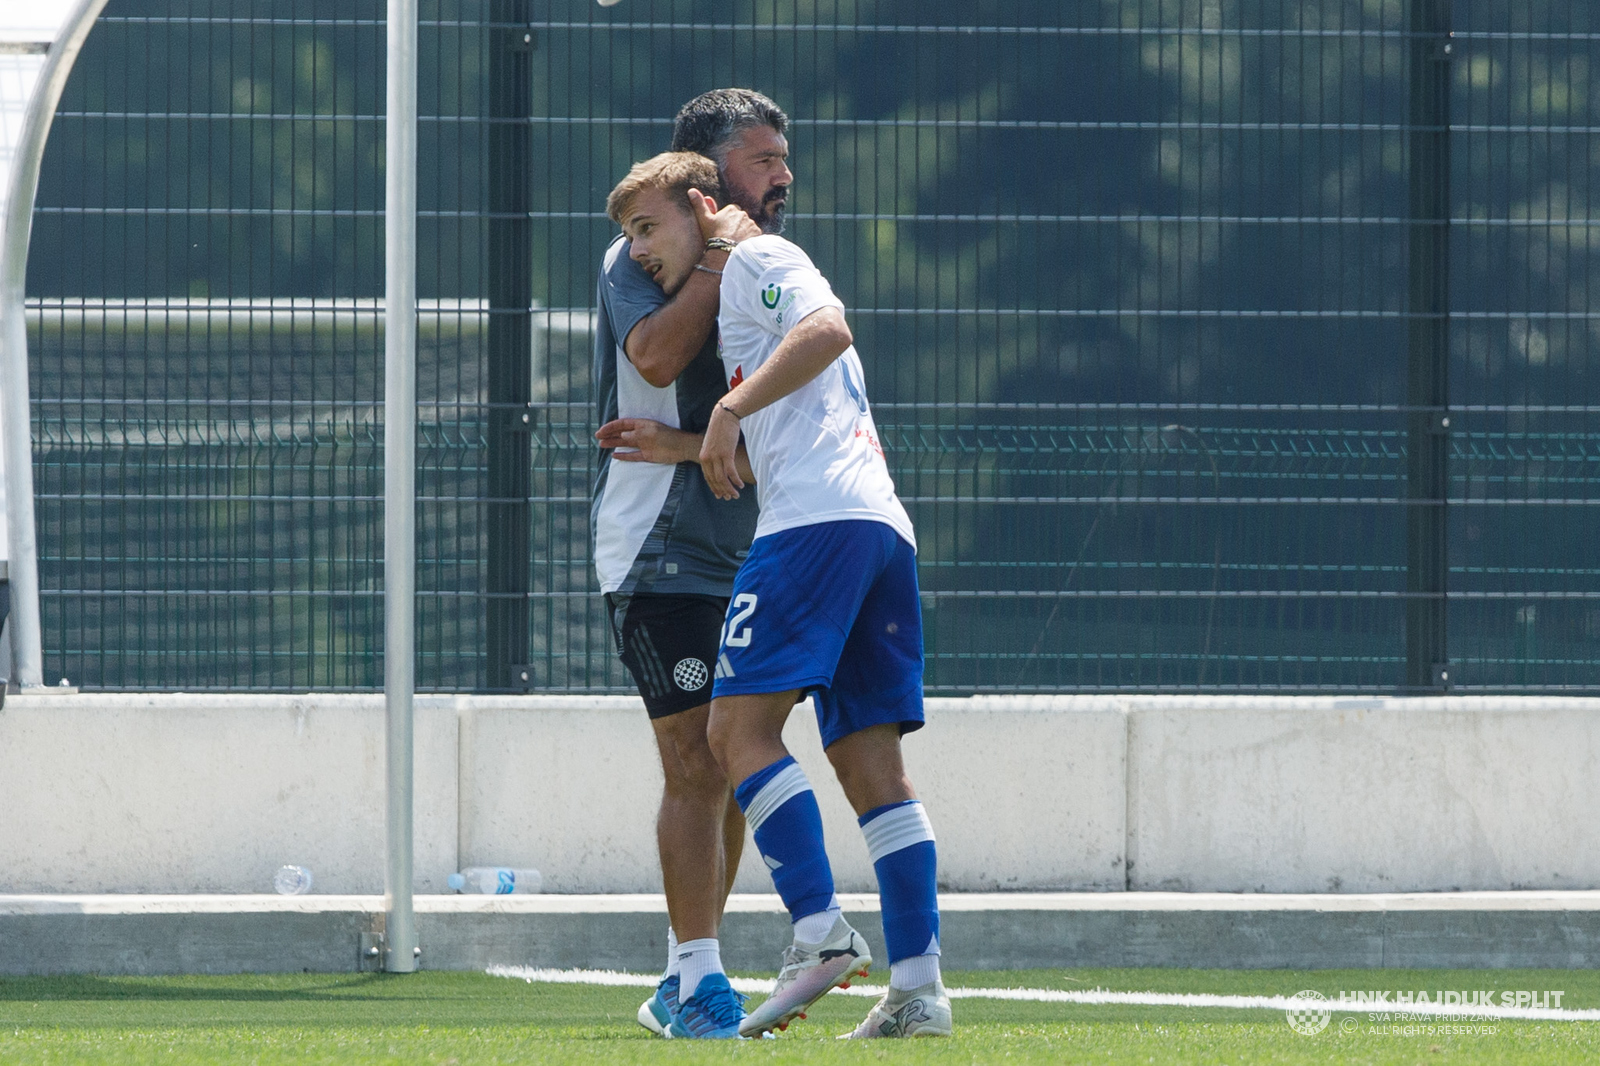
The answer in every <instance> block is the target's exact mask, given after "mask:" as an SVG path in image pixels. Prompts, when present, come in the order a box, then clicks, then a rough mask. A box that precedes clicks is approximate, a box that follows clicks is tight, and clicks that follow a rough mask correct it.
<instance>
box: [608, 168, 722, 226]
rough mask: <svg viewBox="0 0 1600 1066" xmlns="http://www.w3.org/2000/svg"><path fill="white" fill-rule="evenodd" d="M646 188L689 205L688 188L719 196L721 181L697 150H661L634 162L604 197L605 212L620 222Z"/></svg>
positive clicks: (714, 169) (683, 204) (684, 205)
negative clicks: (658, 153) (647, 157)
mask: <svg viewBox="0 0 1600 1066" xmlns="http://www.w3.org/2000/svg"><path fill="white" fill-rule="evenodd" d="M646 189H660V190H662V191H663V192H665V193H666V194H667V196H668V197H670V198H671V199H673V200H674V201H676V202H678V203H681V204H682V206H683V207H684V209H685V210H687V209H688V207H689V190H690V189H699V190H700V191H701V192H703V193H705V194H706V195H708V196H713V197H720V196H721V194H722V181H721V179H720V178H718V177H717V165H716V164H715V163H713V162H712V161H711V160H709V159H707V158H706V157H705V156H703V155H700V154H699V153H698V152H662V153H661V154H660V155H655V156H651V157H650V158H649V159H646V160H645V161H644V162H642V163H635V164H634V165H633V167H632V168H631V169H630V170H629V171H628V176H627V177H625V178H623V179H622V180H621V181H619V182H617V187H616V188H615V189H612V190H611V195H610V196H607V197H606V214H608V215H610V216H611V221H613V222H615V223H616V224H617V225H619V226H620V225H622V220H623V219H625V218H627V217H628V212H629V211H630V210H632V208H633V201H634V200H635V198H637V197H638V195H639V194H640V193H641V192H643V191H644V190H646Z"/></svg>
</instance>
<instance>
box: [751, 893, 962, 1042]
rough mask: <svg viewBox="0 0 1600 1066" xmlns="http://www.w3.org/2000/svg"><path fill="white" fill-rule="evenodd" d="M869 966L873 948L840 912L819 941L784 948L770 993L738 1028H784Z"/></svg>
mask: <svg viewBox="0 0 1600 1066" xmlns="http://www.w3.org/2000/svg"><path fill="white" fill-rule="evenodd" d="M871 966H872V951H871V949H870V948H868V947H867V942H866V940H865V939H863V938H862V936H861V934H860V933H858V932H856V931H855V930H854V929H852V928H851V927H850V923H849V922H847V921H845V920H844V915H842V914H841V915H840V916H839V917H838V918H835V919H834V922H833V928H832V929H830V930H828V935H827V937H825V938H824V939H823V941H822V943H820V944H803V943H801V942H800V941H798V940H796V941H795V942H794V943H793V944H791V945H790V946H789V947H787V948H784V949H783V968H782V969H781V970H779V971H778V979H777V981H775V982H774V983H773V986H772V995H770V996H768V997H767V998H766V1000H765V1001H764V1002H763V1003H762V1004H761V1005H760V1006H759V1007H757V1008H756V1009H755V1010H753V1011H751V1012H750V1014H749V1015H748V1016H747V1017H746V1018H745V1020H744V1021H743V1022H741V1023H740V1024H739V1032H740V1033H741V1034H742V1035H744V1036H754V1035H756V1034H757V1033H765V1032H770V1031H771V1030H773V1029H787V1028H789V1023H790V1022H792V1021H793V1020H794V1019H795V1018H804V1017H805V1016H806V1011H807V1010H808V1009H810V1007H811V1004H813V1003H815V1002H816V1001H817V1000H819V999H821V998H822V997H823V996H825V995H826V994H827V993H829V992H830V991H832V990H833V989H835V988H849V987H850V981H851V979H852V978H855V977H865V976H867V970H868V968H870V967H871ZM947 1013H948V1012H947Z"/></svg>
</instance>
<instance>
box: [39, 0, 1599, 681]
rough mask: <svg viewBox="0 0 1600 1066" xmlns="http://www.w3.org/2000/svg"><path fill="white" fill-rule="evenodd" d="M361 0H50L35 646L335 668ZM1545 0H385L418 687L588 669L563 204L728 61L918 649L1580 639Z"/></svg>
mask: <svg viewBox="0 0 1600 1066" xmlns="http://www.w3.org/2000/svg"><path fill="white" fill-rule="evenodd" d="M382 16H383V7H382V4H381V3H378V2H374V0H360V2H357V0H346V2H342V3H339V4H325V3H324V4H312V3H310V2H308V0H300V2H292V0H253V2H250V3H244V4H239V3H232V4H224V3H220V2H216V3H210V4H207V3H204V2H187V0H186V2H184V3H177V2H175V0H112V2H111V4H110V5H109V6H108V7H107V9H106V13H105V16H104V18H103V19H102V21H101V24H100V25H99V26H98V27H97V28H96V30H95V31H94V33H93V34H92V35H91V37H90V39H89V43H88V46H87V47H86V49H85V51H84V53H83V57H82V59H81V60H80V63H79V66H78V69H77V71H76V72H75V74H74V76H73V80H72V83H71V84H70V85H69V87H68V90H67V94H66V96H65V97H64V99H63V102H62V105H61V109H60V112H59V114H58V117H57V120H56V124H55V132H54V133H53V134H52V139H51V145H50V148H49V151H48V153H47V156H46V160H45V168H44V174H43V183H42V187H41V193H40V199H39V207H38V210H37V212H36V215H35V237H34V249H33V255H32V260H31V263H30V280H29V292H30V297H31V308H32V310H31V314H32V315H33V318H32V319H31V326H30V328H31V339H32V348H31V358H32V371H33V380H34V382H35V398H34V404H35V405H34V410H35V417H36V427H35V440H36V464H37V465H36V469H37V488H38V493H39V500H38V508H39V517H40V525H41V529H40V534H41V536H40V542H41V548H42V552H43V556H44V557H43V558H42V559H41V578H42V582H43V585H44V602H43V607H44V624H45V656H46V669H47V674H48V676H50V677H52V678H53V677H55V676H66V677H69V678H70V679H72V680H73V681H74V682H75V683H77V684H79V685H81V686H84V687H86V688H111V689H205V688H222V689H274V690H285V689H308V688H318V689H364V688H374V687H377V686H379V685H380V684H381V678H382V670H381V661H380V657H381V654H382V610H381V595H382V582H381V578H382V561H381V560H382V543H381V540H382V524H381V496H382V455H381V452H382V448H381V443H382V440H381V439H382V419H381V412H382V406H381V400H382V397H381V387H382V365H381V364H382V344H381V334H380V330H381V318H382V316H381V309H380V305H379V302H378V301H379V297H380V296H381V291H382V274H383V271H382V215H381V212H382V172H381V165H382V103H383V85H382V76H383V56H382V46H383V25H382V22H381V19H382ZM1597 18H1600V15H1597V14H1595V13H1594V10H1593V9H1592V8H1591V5H1588V4H1583V3H1579V2H1577V0H1534V2H1530V3H1517V4H1511V3H1506V2H1503V0H1502V2H1499V3H1490V2H1487V0H1457V2H1456V3H1454V4H1453V5H1452V4H1449V3H1447V2H1443V0H1406V2H1402V0H1369V2H1366V3H1360V4H1357V3H1344V4H1318V5H1304V4H1284V3H1279V4H1253V3H1243V2H1242V0H1221V2H1214V3H1211V2H1208V3H1204V4H1201V3H1195V2H1178V0H1170V2H1168V0H1130V2H1117V3H1109V2H1107V3H1085V4H1061V3H1059V2H1056V0H1048V2H1047V0H1020V2H1010V3H1004V4H1002V3H996V2H982V3H976V4H975V3H973V2H971V0H963V2H959V3H958V2H956V0H921V2H918V3H911V2H909V0H903V2H890V0H883V2H872V0H854V2H852V0H832V2H820V0H819V2H811V0H761V2H753V0H745V2H737V3H733V4H727V3H713V2H711V0H623V2H622V3H620V4H619V5H617V6H615V7H611V8H599V7H597V6H595V5H593V4H590V3H587V2H586V0H582V2H580V0H537V2H535V0H477V2H473V0H468V2H464V3H455V4H449V5H445V4H431V5H429V4H425V6H424V14H423V20H424V21H423V26H422V42H423V53H422V93H421V101H420V105H421V109H422V112H423V115H424V119H423V122H422V152H421V156H422V159H423V164H422V168H421V183H422V191H421V195H422V205H423V210H422V212H421V219H420V223H421V230H420V235H421V240H422V248H423V251H422V255H421V261H420V263H419V281H420V286H421V291H422V294H423V297H424V300H425V306H424V308H423V314H422V320H421V323H422V324H421V342H420V348H421V350H420V351H419V356H418V358H419V373H418V383H419V426H418V439H419V448H418V474H419V476H418V489H419V493H420V494H421V499H420V500H419V503H418V516H419V526H418V537H419V542H418V552H419V560H420V563H419V572H418V588H419V594H418V624H419V631H418V679H419V684H420V686H421V687H423V688H424V689H429V690H445V691H506V690H518V689H523V688H531V689H535V690H541V691H621V690H626V688H627V685H626V678H625V676H624V674H623V672H622V671H621V670H620V668H619V667H618V665H617V663H616V662H615V656H614V655H613V653H612V650H611V648H610V646H609V641H608V638H607V635H606V631H605V626H604V624H603V620H602V615H601V605H600V602H599V599H598V597H597V596H596V595H595V593H594V585H595V582H594V576H593V572H592V570H591V568H590V567H589V565H588V559H587V556H588V548H587V545H588V532H589V531H588V506H589V487H590V484H591V482H592V478H593V473H594V461H595V458H596V456H595V452H594V448H593V445H592V441H591V438H590V434H591V433H592V431H593V429H594V428H595V427H594V419H593V412H592V409H591V405H590V395H589V384H588V374H589V363H590V350H589V349H590V344H591V335H590V330H591V323H592V303H593V291H594V274H595V269H596V267H597V264H598V259H599V256H600V253H601V251H602V250H603V248H604V246H605V244H606V242H607V240H608V239H609V236H610V235H611V233H612V232H613V228H612V226H611V224H610V223H609V222H608V221H607V220H606V219H605V218H604V214H603V208H602V204H603V200H604V197H605V194H606V192H607V191H608V190H609V188H610V187H611V185H612V183H613V182H614V181H615V180H616V179H617V178H618V177H620V176H621V175H622V173H624V172H625V170H626V169H627V167H628V165H629V164H630V163H631V162H632V161H634V160H636V159H638V158H642V157H644V156H646V155H649V154H652V153H654V152H656V151H660V150H662V149H663V148H665V146H666V143H667V140H668V135H669V131H670V125H671V118H672V115H673V114H674V113H675V111H676V109H677V107H678V106H679V104H680V103H682V102H683V101H684V100H685V99H687V98H689V97H690V96H692V95H694V94H695V93H697V92H700V91H703V90H705V89H707V88H712V87H715V86H719V85H729V84H738V85H749V86H751V87H753V88H757V89H760V90H761V91H763V92H766V93H767V94H769V95H770V96H772V97H773V98H774V99H776V100H778V101H779V103H780V104H782V105H783V106H784V107H785V108H786V109H787V110H788V111H789V113H790V115H791V116H792V118H793V121H794V124H793V129H792V131H791V146H792V149H793V153H794V157H793V160H792V162H793V165H794V167H793V168H794V170H795V172H796V175H797V180H796V186H795V190H794V193H793V195H792V196H791V201H790V202H791V223H790V229H789V231H788V232H789V235H790V236H791V237H793V238H794V239H795V240H797V241H798V242H799V243H801V244H802V245H803V246H804V247H806V248H807V250H808V251H809V252H810V253H811V255H812V257H813V258H814V259H815V260H816V261H817V263H818V264H819V265H820V266H821V267H822V268H823V270H824V271H825V272H826V273H827V274H828V275H829V276H830V278H831V279H832V281H833V282H834V286H835V289H836V290H837V291H838V292H839V293H840V295H841V297H842V298H843V300H844V301H845V303H846V304H847V305H848V308H849V311H848V313H849V316H850V318H851V322H852V327H853V328H854V330H855V333H856V337H857V346H858V348H859V349H860V351H861V352H862V356H863V359H864V362H865V364H866V367H867V373H868V376H869V381H868V388H869V393H870V394H871V396H872V398H873V401H874V405H875V409H876V413H877V417H878V421H879V424H880V427H881V428H882V430H883V436H884V443H885V445H886V448H887V452H888V456H889V459H890V463H891V466H892V468H893V470H894V473H895V477H896V480H897V484H898V486H899V489H900V492H901V495H902V498H903V499H905V500H906V501H907V504H908V506H909V508H910V510H911V513H912V516H913V518H914V520H915V522H916V524H917V527H918V533H919V541H920V556H919V560H920V568H921V579H922V584H923V590H924V601H923V603H924V609H925V611H926V618H927V635H928V660H929V661H928V666H929V671H928V683H929V688H930V691H933V692H943V693H962V692H972V691H1033V690H1045V691H1092V690H1186V691H1195V690H1216V691H1230V690H1268V691H1346V690H1360V691H1439V690H1442V689H1443V688H1445V687H1447V686H1448V687H1450V688H1453V689H1456V690H1470V691H1507V692H1516V691H1524V692H1566V691H1596V690H1600V549H1597V547H1596V545H1597V543H1600V539H1597V538H1596V537H1595V535H1594V533H1593V525H1594V519H1595V517H1596V515H1597V511H1596V508H1597V506H1600V358H1597V356H1596V354H1595V351H1596V344H1597V341H1600V312H1597V310H1596V301H1595V299H1594V294H1595V289H1596V286H1597V285H1600V271H1597V269H1596V267H1597V266H1600V263H1597V254H1600V244H1597V240H1596V234H1597V233H1600V216H1597V214H1596V211H1595V206H1596V205H1595V197H1596V195H1597V194H1596V177H1597V174H1596V167H1597V162H1596V161H1597V160H1600V151H1597V148H1600V139H1597V134H1600V128H1597V127H1595V126H1593V125H1592V116H1593V115H1595V114H1600V107H1597V105H1600V81H1596V80H1595V79H1596V77H1597V76H1600V73H1597V72H1600V26H1597V25H1595V22H1596V19H1597ZM524 673H526V674H527V675H528V676H527V680H526V681H524V680H523V678H522V675H523V674H524Z"/></svg>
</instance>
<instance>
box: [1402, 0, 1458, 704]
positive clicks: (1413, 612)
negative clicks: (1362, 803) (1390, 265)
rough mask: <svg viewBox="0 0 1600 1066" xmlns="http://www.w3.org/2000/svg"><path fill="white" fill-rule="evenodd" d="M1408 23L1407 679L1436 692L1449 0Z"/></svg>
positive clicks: (1441, 574)
mask: <svg viewBox="0 0 1600 1066" xmlns="http://www.w3.org/2000/svg"><path fill="white" fill-rule="evenodd" d="M1410 28H1411V54H1410V108H1409V123H1408V124H1409V127H1410V133H1409V135H1408V139H1409V142H1410V143H1409V144H1408V146H1407V147H1408V149H1409V153H1408V154H1409V158H1410V177H1411V225H1410V227H1409V229H1410V248H1409V265H1410V286H1409V290H1410V291H1409V293H1408V299H1407V303H1406V309H1407V311H1408V312H1409V318H1408V338H1407V339H1408V341H1409V343H1408V346H1407V348H1408V352H1409V356H1408V363H1409V366H1408V371H1407V375H1406V405H1407V407H1408V408H1409V410H1410V413H1409V415H1408V425H1407V432H1406V496H1407V501H1408V502H1407V505H1406V592H1407V599H1406V677H1405V687H1406V689H1407V690H1409V691H1426V690H1433V691H1436V690H1440V689H1444V688H1448V687H1449V685H1450V666H1449V657H1448V652H1447V645H1446V628H1445V622H1446V615H1445V606H1446V604H1445V594H1446V591H1447V589H1446V585H1447V578H1448V576H1449V561H1448V557H1447V551H1448V543H1447V529H1446V525H1445V523H1446V518H1447V515H1446V513H1445V497H1446V496H1447V495H1448V492H1449V469H1448V465H1447V464H1448V462H1449V454H1450V429H1451V426H1450V415H1449V402H1450V387H1449V386H1450V319H1449V312H1450V267H1449V252H1450V225H1449V222H1450V131H1449V123H1450V60H1451V58H1452V56H1451V53H1452V51H1453V49H1452V45H1451V39H1450V0H1412V3H1411V20H1410Z"/></svg>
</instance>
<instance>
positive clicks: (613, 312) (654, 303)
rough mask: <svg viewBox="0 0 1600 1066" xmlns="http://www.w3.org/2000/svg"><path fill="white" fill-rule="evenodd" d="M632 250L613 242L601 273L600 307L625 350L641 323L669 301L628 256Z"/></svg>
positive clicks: (620, 345) (620, 242) (628, 245)
mask: <svg viewBox="0 0 1600 1066" xmlns="http://www.w3.org/2000/svg"><path fill="white" fill-rule="evenodd" d="M631 248H632V245H631V244H630V243H629V242H628V241H617V242H615V243H613V244H612V245H611V247H610V248H607V249H606V258H605V264H604V265H603V266H602V267H601V270H600V286H601V289H602V292H603V298H602V299H601V301H600V306H601V307H603V308H604V309H605V313H606V316H607V317H608V318H609V319H610V320H611V335H612V336H613V337H615V338H616V342H617V345H618V346H619V347H622V348H626V347H627V343H628V334H629V333H630V332H632V330H633V327H634V326H637V325H638V324H639V320H640V319H641V318H643V317H644V316H645V315H648V314H649V313H650V312H652V311H654V310H655V309H656V308H658V307H660V306H661V305H662V304H664V303H666V302H667V294H666V293H664V292H662V291H661V286H659V285H657V284H656V283H655V282H653V281H651V280H650V275H649V274H646V273H645V272H644V267H642V266H640V265H639V264H638V263H635V262H634V261H633V260H632V259H630V258H629V257H628V251H629V250H630V249H631Z"/></svg>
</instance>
